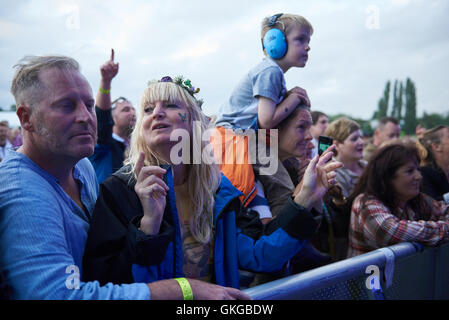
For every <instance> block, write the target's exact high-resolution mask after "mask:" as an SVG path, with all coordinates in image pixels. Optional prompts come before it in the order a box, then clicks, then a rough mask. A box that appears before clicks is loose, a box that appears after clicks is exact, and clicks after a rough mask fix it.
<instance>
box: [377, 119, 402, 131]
mask: <svg viewBox="0 0 449 320" xmlns="http://www.w3.org/2000/svg"><path fill="white" fill-rule="evenodd" d="M388 122H392V123H394V124H395V125H398V124H399V120H398V119H397V118H395V117H383V118H381V119H380V120H379V124H378V125H377V129H382V128H383V127H385V125H386V124H387V123H388Z"/></svg>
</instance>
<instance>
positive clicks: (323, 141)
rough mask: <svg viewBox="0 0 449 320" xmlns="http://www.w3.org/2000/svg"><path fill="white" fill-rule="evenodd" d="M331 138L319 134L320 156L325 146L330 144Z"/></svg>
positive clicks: (327, 146)
mask: <svg viewBox="0 0 449 320" xmlns="http://www.w3.org/2000/svg"><path fill="white" fill-rule="evenodd" d="M332 142H333V139H332V138H331V137H326V136H319V137H318V155H319V156H321V155H322V154H323V152H324V151H326V149H327V148H329V147H330V146H331V145H332Z"/></svg>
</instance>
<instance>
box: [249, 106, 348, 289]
mask: <svg viewBox="0 0 449 320" xmlns="http://www.w3.org/2000/svg"><path fill="white" fill-rule="evenodd" d="M311 126H312V117H311V114H310V109H309V108H308V107H307V106H305V105H301V104H300V105H299V106H298V107H297V108H296V109H295V111H293V112H292V113H291V114H290V115H289V116H288V117H287V118H286V119H285V120H283V121H282V122H281V123H280V124H279V126H278V128H279V130H278V140H279V146H278V152H277V154H278V164H277V170H278V172H276V176H277V177H278V179H275V180H274V181H273V183H271V184H270V185H269V188H265V189H264V188H262V190H263V192H264V193H270V194H272V196H273V197H274V198H276V199H277V200H278V201H277V202H276V203H270V204H269V206H268V208H269V210H270V212H271V214H272V217H274V218H275V217H277V215H278V214H279V212H281V210H282V208H283V205H284V204H285V203H286V202H287V201H288V200H289V198H291V197H293V196H295V194H296V193H297V191H298V190H300V189H301V187H302V184H301V183H302V182H301V181H302V179H303V176H304V166H306V165H307V166H308V164H309V162H310V161H311V159H312V156H311V153H312V152H311V151H312V149H313V144H312V142H311V140H312V135H311ZM334 149H335V146H331V148H329V150H327V151H326V152H325V153H329V152H330V153H332V151H333V150H334ZM332 166H333V167H334V169H337V168H339V167H341V166H342V164H341V163H339V162H336V161H333V164H332ZM280 172H281V174H280ZM259 177H260V175H256V179H259ZM281 177H282V178H281ZM314 208H315V210H316V211H317V213H319V214H317V215H316V219H317V221H319V225H320V227H321V225H322V213H323V203H322V199H321V198H320V199H319V201H318V202H316V203H315V205H314ZM258 211H259V216H260V218H261V220H262V222H263V223H267V222H268V221H270V220H271V218H266V217H262V216H261V215H260V210H258ZM315 236H316V232H315V233H314V234H313V235H312V238H313V237H315ZM328 262H330V256H328V255H325V254H322V253H320V252H318V251H317V250H316V249H315V248H314V247H313V246H312V245H311V243H310V241H307V242H306V244H305V245H304V248H303V249H302V250H301V251H300V252H298V254H296V255H295V256H294V257H292V259H290V262H289V264H288V265H289V268H288V269H285V270H282V271H281V272H278V273H276V274H257V275H256V277H255V280H254V281H253V282H252V283H251V286H254V285H257V284H261V283H265V282H268V281H272V280H275V279H278V278H279V277H283V276H285V275H287V274H294V273H298V272H302V271H305V270H309V269H312V268H315V267H319V266H322V265H324V264H326V263H328Z"/></svg>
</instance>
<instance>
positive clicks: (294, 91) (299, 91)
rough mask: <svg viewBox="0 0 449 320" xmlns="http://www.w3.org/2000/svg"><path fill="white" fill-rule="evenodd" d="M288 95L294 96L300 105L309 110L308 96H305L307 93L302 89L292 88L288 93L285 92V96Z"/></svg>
mask: <svg viewBox="0 0 449 320" xmlns="http://www.w3.org/2000/svg"><path fill="white" fill-rule="evenodd" d="M290 94H295V95H296V96H297V97H298V99H299V103H300V104H305V105H306V106H308V107H309V108H310V107H311V106H310V99H309V96H308V95H307V91H306V90H305V89H303V88H301V87H294V88H292V89H290V90H289V91H287V96H288V95H290Z"/></svg>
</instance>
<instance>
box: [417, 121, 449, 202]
mask: <svg viewBox="0 0 449 320" xmlns="http://www.w3.org/2000/svg"><path fill="white" fill-rule="evenodd" d="M419 143H420V145H421V146H422V147H421V149H422V151H423V154H422V161H421V167H420V168H419V170H420V171H421V175H422V176H423V181H422V192H424V193H425V194H427V195H429V196H431V197H432V198H434V199H435V200H438V201H441V200H444V201H446V202H447V203H449V126H444V125H440V126H437V127H434V128H432V129H429V130H426V131H424V132H423V133H422V135H421V136H420V137H419Z"/></svg>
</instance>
